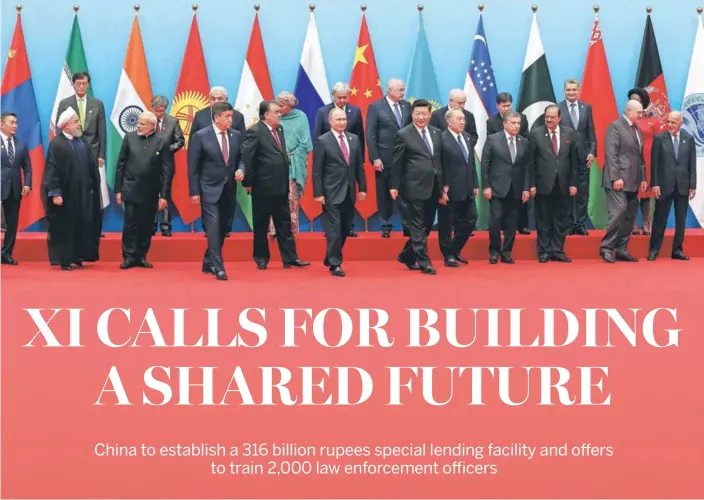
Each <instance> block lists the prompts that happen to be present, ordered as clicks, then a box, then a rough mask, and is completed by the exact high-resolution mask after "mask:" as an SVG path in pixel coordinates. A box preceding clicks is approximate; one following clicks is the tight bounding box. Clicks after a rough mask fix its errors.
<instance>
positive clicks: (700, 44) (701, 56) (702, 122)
mask: <svg viewBox="0 0 704 500" xmlns="http://www.w3.org/2000/svg"><path fill="white" fill-rule="evenodd" d="M682 115H683V117H684V127H685V129H686V130H687V131H688V132H689V133H690V134H692V137H694V143H695V145H696V147H697V179H704V28H703V27H702V20H701V17H700V18H699V22H698V23H697V35H696V37H695V38H694V48H693V49H692V59H691V61H690V63H689V75H688V76H687V84H686V87H685V91H684V100H683V101H682ZM699 182H700V186H701V182H702V181H699ZM689 206H690V207H691V208H692V212H693V213H694V216H695V217H696V218H697V221H698V222H699V225H700V226H701V227H704V189H702V188H701V187H700V188H699V189H698V190H697V195H696V196H695V197H694V198H693V199H692V200H690V202H689Z"/></svg>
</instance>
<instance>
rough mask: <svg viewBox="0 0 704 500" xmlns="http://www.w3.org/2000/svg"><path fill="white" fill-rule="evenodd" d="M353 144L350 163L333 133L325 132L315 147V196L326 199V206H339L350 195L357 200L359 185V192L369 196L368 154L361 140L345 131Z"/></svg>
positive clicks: (350, 151)
mask: <svg viewBox="0 0 704 500" xmlns="http://www.w3.org/2000/svg"><path fill="white" fill-rule="evenodd" d="M345 137H347V142H348V143H349V154H350V163H349V164H347V162H346V161H345V157H344V156H343V155H342V149H341V148H340V142H339V140H338V136H337V134H336V133H335V132H333V131H328V132H325V133H324V134H323V135H321V136H320V137H318V138H317V139H316V140H315V146H314V148H313V196H315V197H316V198H317V197H319V196H325V203H326V204H330V205H338V204H340V203H342V202H343V201H345V198H346V197H347V196H350V197H351V198H352V199H353V200H354V199H355V194H356V189H355V182H356V183H357V184H358V185H359V191H360V192H361V193H366V191H367V180H366V176H365V174H364V167H363V164H364V153H363V151H362V144H361V141H360V140H359V138H358V137H357V136H356V135H354V134H352V133H350V132H345Z"/></svg>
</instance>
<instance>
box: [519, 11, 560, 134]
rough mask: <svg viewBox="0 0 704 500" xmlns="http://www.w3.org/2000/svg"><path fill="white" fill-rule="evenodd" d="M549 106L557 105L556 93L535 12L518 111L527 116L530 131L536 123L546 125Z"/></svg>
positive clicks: (524, 64)
mask: <svg viewBox="0 0 704 500" xmlns="http://www.w3.org/2000/svg"><path fill="white" fill-rule="evenodd" d="M548 104H555V91H554V90H553V88H552V80H551V79H550V70H549V69H548V60H547V58H546V57H545V50H544V49H543V41H542V39H541V38H540V29H539V28H538V15H537V14H536V13H535V12H534V13H533V23H532V24H531V27H530V36H529V37H528V47H527V49H526V57H525V60H524V61H523V74H522V75H521V87H520V90H519V91H518V111H519V112H521V113H523V114H524V115H526V118H527V119H528V129H529V130H530V129H531V128H532V127H533V124H534V123H535V122H538V123H537V124H536V126H541V125H544V124H545V116H544V115H545V107H546V106H547V105H548Z"/></svg>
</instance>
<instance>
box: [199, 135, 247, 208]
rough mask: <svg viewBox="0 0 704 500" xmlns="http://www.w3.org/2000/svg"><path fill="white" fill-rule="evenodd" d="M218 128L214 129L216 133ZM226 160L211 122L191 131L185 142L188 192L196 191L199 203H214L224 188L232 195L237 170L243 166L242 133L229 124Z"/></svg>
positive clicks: (231, 197)
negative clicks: (186, 142)
mask: <svg viewBox="0 0 704 500" xmlns="http://www.w3.org/2000/svg"><path fill="white" fill-rule="evenodd" d="M219 132H220V131H219V130H218V133H219ZM226 133H227V137H228V153H229V155H228V160H227V162H225V159H224V158H223V155H222V147H221V139H222V136H218V134H216V132H215V127H213V125H212V124H211V125H210V127H208V128H203V129H200V130H199V131H198V132H197V133H196V134H195V135H192V136H191V138H190V139H189V143H188V191H189V194H190V196H197V195H200V198H201V200H200V201H201V203H203V202H205V203H217V202H218V201H219V200H220V197H221V196H222V194H223V192H224V191H225V192H226V193H227V194H228V195H229V196H230V199H231V200H234V199H235V196H236V190H237V183H236V181H235V174H236V171H237V170H244V163H243V161H242V151H241V150H242V135H241V134H240V133H239V131H237V130H235V129H232V128H229V129H227V130H226Z"/></svg>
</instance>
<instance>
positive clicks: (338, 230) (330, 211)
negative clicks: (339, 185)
mask: <svg viewBox="0 0 704 500" xmlns="http://www.w3.org/2000/svg"><path fill="white" fill-rule="evenodd" d="M323 213H324V214H325V240H326V242H327V244H326V249H325V262H326V264H327V265H328V266H329V267H331V268H333V267H337V266H341V265H342V249H343V248H344V246H345V241H347V236H348V235H349V234H350V229H351V228H352V220H353V219H354V194H352V195H350V194H349V193H348V194H347V197H346V198H345V199H344V200H343V202H342V203H338V204H330V203H325V205H323Z"/></svg>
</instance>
